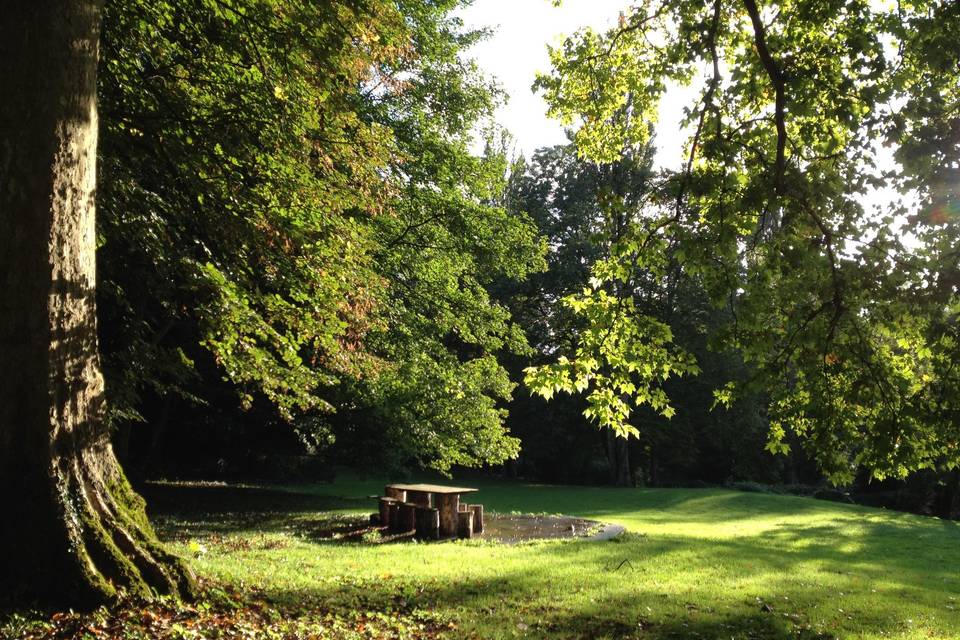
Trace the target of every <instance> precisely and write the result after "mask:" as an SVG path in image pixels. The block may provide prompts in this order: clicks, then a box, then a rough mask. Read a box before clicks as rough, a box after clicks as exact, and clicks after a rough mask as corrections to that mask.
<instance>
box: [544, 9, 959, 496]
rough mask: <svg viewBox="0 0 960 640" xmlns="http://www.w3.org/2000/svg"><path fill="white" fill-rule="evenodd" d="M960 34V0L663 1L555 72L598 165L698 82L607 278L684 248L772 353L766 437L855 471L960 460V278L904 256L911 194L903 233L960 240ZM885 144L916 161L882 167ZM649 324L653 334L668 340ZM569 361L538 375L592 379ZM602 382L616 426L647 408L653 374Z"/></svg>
mask: <svg viewBox="0 0 960 640" xmlns="http://www.w3.org/2000/svg"><path fill="white" fill-rule="evenodd" d="M958 28H960V9H958V7H957V5H956V4H955V3H942V2H918V3H910V4H906V5H904V4H899V5H896V6H893V7H880V6H879V5H873V4H870V3H867V2H843V3H829V2H819V1H810V0H803V1H797V2H788V3H778V4H777V6H776V7H775V8H774V7H772V6H769V7H763V6H758V5H757V3H756V2H754V1H753V0H744V1H743V2H726V1H723V0H717V1H716V2H711V3H708V4H706V5H704V4H702V3H694V2H662V3H656V4H654V5H650V6H647V7H641V8H637V9H635V10H632V11H630V12H628V13H625V14H624V15H623V16H622V17H621V20H620V22H619V24H618V26H616V27H615V28H613V29H611V30H610V31H609V32H608V33H606V34H597V33H595V32H592V31H589V30H587V31H582V32H580V33H578V34H576V35H575V36H573V37H571V38H569V39H568V40H567V41H566V43H565V44H564V45H563V47H562V48H559V49H556V50H554V51H553V52H552V56H553V62H554V67H555V69H554V72H553V73H552V74H551V75H549V76H546V77H544V78H542V79H541V80H540V83H541V86H542V87H543V88H544V89H545V91H546V94H547V98H548V101H549V102H550V103H551V105H552V109H553V112H554V114H556V115H558V116H560V117H562V118H564V119H565V120H566V121H568V122H571V123H572V122H574V121H576V122H577V123H579V124H580V125H581V126H580V128H579V129H578V130H577V137H576V139H577V144H578V148H579V149H580V150H581V152H582V153H583V154H585V155H586V156H587V157H590V158H593V159H595V160H602V161H610V160H612V159H614V158H615V157H617V156H618V155H619V154H620V150H621V149H622V148H623V146H624V144H626V143H629V144H636V143H639V142H642V141H644V140H645V139H646V137H647V126H648V123H649V122H652V121H654V119H655V115H656V110H657V105H658V103H659V100H660V98H661V97H662V95H663V94H664V92H665V90H666V87H667V86H668V84H670V83H677V84H680V85H684V84H689V83H692V82H695V83H696V86H697V87H699V95H698V98H697V100H696V102H695V103H694V104H692V105H691V106H690V108H689V109H688V110H687V118H686V120H685V124H686V125H688V126H689V131H690V137H689V138H688V139H687V143H686V147H685V151H686V159H685V162H684V165H683V167H682V168H681V170H679V171H673V172H666V173H665V174H664V175H663V176H662V177H661V179H660V181H659V185H658V187H657V188H656V189H655V190H654V191H653V193H655V194H656V197H655V198H652V199H651V201H650V203H649V206H647V207H646V211H645V214H644V215H643V216H642V218H641V223H640V224H638V225H635V227H634V230H633V231H632V236H633V240H632V244H630V245H629V247H628V250H627V251H625V252H624V257H625V259H624V260H620V261H618V262H617V263H614V264H611V265H609V266H605V267H604V268H603V269H602V270H598V272H597V273H596V276H597V278H598V279H599V280H600V281H601V282H606V283H616V282H626V281H628V280H629V279H630V278H633V277H635V274H636V269H637V267H638V266H639V267H640V268H641V269H643V270H646V271H647V272H648V273H657V270H658V269H661V268H662V265H663V264H664V261H665V260H666V259H667V257H668V256H669V255H672V256H673V258H674V259H676V260H677V261H678V262H679V264H680V265H681V268H682V269H684V270H685V271H686V272H688V273H689V274H691V275H692V276H695V277H696V278H698V279H699V280H700V282H702V284H703V286H704V288H705V290H706V292H707V293H708V294H709V296H710V298H711V299H712V300H713V301H714V303H715V304H717V305H721V306H726V307H727V308H728V310H729V318H730V322H728V323H727V324H726V326H725V327H724V328H723V329H722V330H719V331H717V332H716V338H717V340H718V341H720V342H721V343H722V344H724V345H726V346H727V347H733V348H736V349H739V350H740V351H741V352H742V353H743V355H744V357H745V358H746V360H747V361H748V362H749V363H750V365H751V367H752V368H753V369H754V371H755V375H753V376H752V378H751V381H750V385H746V386H747V387H753V388H758V389H764V390H766V391H767V392H768V393H769V394H770V398H771V404H770V412H771V428H770V440H769V445H768V446H769V448H770V449H771V450H772V451H785V450H786V449H787V442H786V438H787V437H788V434H791V433H792V434H794V435H796V436H797V437H798V438H799V439H800V440H801V441H802V442H803V443H804V446H805V448H806V449H807V450H808V451H809V453H810V455H811V456H813V457H815V458H816V460H817V461H818V463H819V464H820V465H821V466H822V467H823V468H824V469H825V470H826V471H827V472H828V473H829V474H830V475H831V477H832V478H833V479H834V480H835V481H837V482H847V481H850V480H851V479H852V478H853V476H854V474H855V471H856V469H857V468H858V467H859V466H861V465H862V466H865V467H867V468H869V469H870V470H871V471H872V473H873V475H874V476H876V477H883V476H886V475H894V476H899V477H902V476H904V475H906V474H907V473H908V472H909V471H911V470H915V469H923V468H939V469H950V468H953V467H955V466H956V464H957V462H958V457H957V455H958V452H957V447H956V441H957V438H956V434H955V428H954V426H953V425H952V424H950V423H948V421H947V417H948V416H949V415H950V414H949V411H948V410H946V409H945V407H943V406H942V405H937V406H938V407H939V408H938V409H936V410H932V411H931V409H932V408H933V407H934V406H935V405H936V403H937V400H936V399H937V398H940V397H943V396H942V393H941V392H942V389H943V384H944V383H947V384H948V380H949V379H950V376H949V375H947V376H946V377H943V373H942V372H945V371H950V370H952V365H948V364H946V363H947V362H948V361H949V360H950V358H949V357H948V356H946V352H947V351H949V349H950V348H952V347H951V346H950V345H951V344H952V342H951V340H952V339H949V338H946V339H945V338H944V337H943V335H942V334H940V333H937V332H936V331H933V330H932V327H933V326H934V324H938V323H939V322H940V319H942V317H943V313H944V309H947V310H949V309H950V308H951V305H952V304H953V303H952V300H953V298H954V297H955V296H956V290H955V288H954V287H953V285H952V284H951V285H948V286H947V287H946V289H944V288H940V289H939V291H938V294H937V295H938V296H939V300H937V299H936V298H933V297H931V295H932V293H933V291H934V289H933V288H931V287H929V286H927V284H926V283H925V280H926V279H927V278H928V277H929V274H931V273H937V274H943V273H945V272H949V271H951V270H952V267H950V266H948V267H946V270H944V266H943V265H942V264H939V263H934V262H932V261H930V260H929V257H930V255H929V253H928V251H929V250H928V249H921V250H919V251H911V250H908V248H907V247H905V246H904V245H903V243H902V241H901V237H902V234H901V233H900V230H901V227H900V224H901V223H902V222H903V220H904V214H906V213H907V212H908V206H907V204H908V202H909V199H908V198H907V197H906V194H907V193H908V192H912V193H913V195H914V196H915V198H916V200H917V202H918V206H917V208H916V212H915V213H917V214H919V215H916V216H914V217H912V218H910V223H911V224H912V226H908V227H907V229H912V230H914V231H916V232H918V233H919V234H920V235H927V233H926V232H927V230H929V231H930V232H931V233H933V234H934V235H935V236H937V237H942V238H943V242H944V243H947V244H950V243H952V242H953V239H952V238H953V237H954V236H953V234H952V232H951V228H950V226H949V225H948V224H945V223H946V222H947V220H948V219H949V215H946V214H944V215H943V216H940V217H939V218H938V216H936V215H933V212H935V211H941V212H947V211H952V207H953V206H954V205H953V203H954V202H955V198H956V193H955V191H954V190H952V189H951V188H946V187H945V185H948V184H952V182H951V180H954V179H955V177H956V168H957V166H958V164H957V163H958V153H960V145H957V143H956V137H955V136H954V135H953V133H952V132H955V128H956V116H955V110H956V106H957V104H958V102H957V101H958V78H960V73H958V71H957V65H956V61H957V60H956V56H955V54H954V51H955V49H954V48H950V47H946V43H947V42H948V41H949V40H950V39H951V38H955V36H956V35H957V30H958ZM944 47H946V48H944ZM947 51H949V53H948V52H947ZM701 71H703V72H704V75H702V76H701V75H699V74H700V73H701ZM628 96H630V98H629V99H630V100H631V106H632V109H633V110H634V113H635V117H633V118H631V119H630V120H628V121H627V120H624V119H623V118H621V117H620V115H619V114H621V113H622V110H623V108H624V106H625V105H626V104H627V100H628ZM882 144H892V145H893V147H894V148H895V154H896V157H897V158H898V159H899V160H900V162H901V167H900V168H901V170H900V171H890V170H884V169H880V168H878V162H879V160H878V148H879V146H880V145H882ZM920 150H923V151H920ZM881 186H888V187H891V188H892V189H894V190H895V191H896V192H898V193H900V194H902V196H903V197H901V198H900V199H895V200H894V202H892V203H891V204H890V205H889V206H884V207H881V208H879V209H878V210H876V211H872V210H868V209H867V208H865V206H864V204H863V202H864V197H865V195H866V194H867V193H868V192H870V190H871V189H873V188H876V187H881ZM937 244H938V243H937V242H932V241H931V239H930V238H929V237H927V238H926V242H925V247H928V248H929V247H932V246H936V245H937ZM674 248H675V249H676V250H675V251H674ZM671 251H673V253H672V254H671V253H670V252H671ZM939 258H946V261H947V264H948V265H950V264H955V259H956V256H955V255H951V256H949V257H947V256H943V255H941V256H939ZM593 297H594V298H595V299H599V300H600V302H603V300H602V297H599V296H593ZM585 304H586V303H585ZM590 304H595V303H590ZM947 313H948V318H950V319H949V321H948V322H951V323H952V322H953V320H952V314H951V312H949V311H948V312H947ZM605 318H606V316H604V315H603V314H598V315H597V319H596V320H595V321H593V324H594V325H595V326H599V321H604V320H605ZM934 319H937V320H934ZM634 326H636V327H639V328H638V329H637V331H639V332H640V333H641V335H642V336H643V339H646V340H651V339H656V338H657V336H658V335H662V331H661V329H660V328H659V327H657V326H656V325H652V324H650V323H649V322H646V324H644V323H643V322H641V323H637V322H634ZM941 326H942V325H941ZM613 354H614V357H618V356H621V355H626V356H629V353H628V350H626V349H624V348H622V347H616V348H613ZM629 360H630V358H629V357H628V361H629ZM938 361H939V362H942V363H943V365H944V368H940V367H939V366H938V365H937V364H936V362H938ZM564 366H566V367H567V368H569V367H576V366H582V365H577V364H576V363H574V364H572V365H564ZM552 371H553V372H554V373H555V374H558V372H559V377H556V376H555V377H553V378H543V379H540V380H536V382H537V383H538V386H539V388H541V389H542V390H550V389H556V388H557V387H560V388H564V389H573V388H575V386H576V385H575V381H576V380H577V378H576V377H575V376H571V377H569V378H565V377H563V375H562V373H563V371H562V369H558V368H554V369H552ZM938 372H939V373H938ZM589 383H590V384H595V385H597V387H596V388H597V389H603V390H605V392H606V394H607V395H606V399H607V401H606V402H605V406H604V407H603V411H604V413H601V414H599V415H598V417H599V419H600V420H601V422H602V423H604V424H607V425H610V426H612V427H614V428H617V429H620V430H624V421H625V419H626V416H627V415H628V413H629V406H630V404H636V403H638V402H640V403H642V402H649V398H650V393H649V391H648V389H647V388H646V387H645V386H642V385H641V386H638V389H640V391H639V392H638V391H636V390H634V389H630V388H629V387H626V388H625V387H624V385H623V384H622V383H621V384H620V386H619V387H617V386H616V385H615V384H611V382H610V381H609V380H607V379H601V378H597V377H590V379H589ZM581 384H582V382H581ZM743 388H744V385H741V386H740V390H741V391H742V390H743ZM733 391H734V390H733V388H732V387H730V388H722V389H719V390H718V400H720V401H721V402H727V401H729V400H730V399H731V398H732V397H733ZM598 397H603V396H599V395H598ZM655 397H659V396H655ZM627 399H629V400H630V402H629V403H628V402H627ZM941 410H943V411H942V412H941Z"/></svg>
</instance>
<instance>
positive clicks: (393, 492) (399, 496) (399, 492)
mask: <svg viewBox="0 0 960 640" xmlns="http://www.w3.org/2000/svg"><path fill="white" fill-rule="evenodd" d="M383 495H385V496H387V497H388V498H393V499H394V500H396V501H397V502H406V501H407V492H406V491H404V490H403V489H394V488H392V487H386V488H385V489H384V490H383Z"/></svg>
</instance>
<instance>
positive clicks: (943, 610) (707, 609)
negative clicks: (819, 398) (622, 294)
mask: <svg viewBox="0 0 960 640" xmlns="http://www.w3.org/2000/svg"><path fill="white" fill-rule="evenodd" d="M474 484H477V486H480V487H481V489H482V491H481V492H480V493H479V494H477V496H476V501H477V502H483V503H484V504H485V506H486V508H487V509H488V510H493V511H501V512H510V511H521V512H548V513H564V514H569V515H576V516H582V517H587V518H595V519H598V520H602V521H604V522H614V523H618V524H622V525H624V526H625V527H626V528H627V533H626V534H625V535H624V536H622V537H621V538H620V539H618V540H615V541H610V542H600V543H594V542H585V541H554V542H538V543H528V544H520V545H505V544H498V543H490V542H483V541H469V542H459V543H439V544H438V543H434V544H418V543H399V544H380V545H377V544H340V543H336V542H330V541H326V540H322V539H319V538H317V537H314V536H312V535H311V532H312V531H315V530H317V529H318V528H319V527H321V525H322V524H323V523H324V522H326V521H327V520H328V519H329V518H330V517H331V516H333V515H335V514H346V513H366V512H369V511H372V510H373V505H374V502H373V501H372V500H369V499H366V498H365V496H368V495H371V494H375V493H378V492H379V491H380V490H381V489H382V485H383V482H382V481H379V480H377V481H361V480H358V479H348V480H342V481H338V482H337V483H336V484H333V485H317V486H301V487H295V488H289V489H288V490H289V491H292V492H296V493H297V494H298V495H296V496H293V498H294V503H295V504H294V506H293V507H292V508H288V506H287V501H286V500H284V499H281V498H277V499H276V500H275V501H274V500H271V499H270V498H269V496H270V495H271V494H264V496H261V497H267V502H266V504H260V505H259V506H257V507H255V508H258V509H262V508H267V510H268V511H272V513H268V514H264V515H263V516H262V517H253V518H249V517H247V516H244V517H238V518H235V519H233V520H231V519H230V517H225V516H224V514H223V513H211V514H207V515H205V516H201V515H199V514H197V513H195V514H194V515H183V516H180V515H177V516H174V517H173V518H172V519H168V520H165V519H163V518H162V517H161V518H160V520H159V522H160V526H161V529H162V530H163V531H164V532H165V535H167V536H168V538H171V539H172V540H174V541H173V542H172V545H173V546H174V547H175V549H176V550H177V551H178V552H180V553H182V554H184V555H189V556H191V557H193V558H194V559H193V563H194V565H195V567H196V569H197V570H198V571H199V572H200V573H201V574H203V575H206V576H210V577H212V578H214V579H216V580H219V581H223V582H226V583H231V584H235V585H241V584H242V585H244V586H251V587H256V588H259V589H263V590H264V592H265V593H266V594H267V595H268V596H269V597H271V598H275V599H278V600H280V601H283V602H285V603H290V604H295V603H307V602H323V603H324V605H326V606H332V607H342V608H344V609H357V608H368V609H379V610H385V611H386V610H401V609H403V610H410V609H424V610H430V611H435V612H437V613H439V614H440V615H442V616H444V618H445V619H450V620H452V621H454V622H455V624H456V625H457V628H456V629H454V630H451V631H450V634H451V637H477V638H512V637H544V636H546V637H575V638H581V637H582V638H594V637H596V638H600V637H609V638H621V637H643V638H646V637H649V638H666V637H677V638H687V637H690V638H695V637H703V638H797V637H799V638H817V637H822V638H829V637H841V638H847V637H851V638H890V637H893V638H931V637H932V638H953V637H960V613H958V611H957V608H958V607H960V527H958V525H957V523H954V522H947V521H941V520H937V519H934V518H923V517H919V516H913V515H908V514H902V513H897V512H889V511H882V510H876V509H868V508H862V507H856V506H852V505H842V504H835V503H830V502H823V501H817V500H812V499H808V498H800V497H792V496H774V495H765V494H756V493H739V492H731V491H722V490H680V489H660V490H655V489H613V488H609V489H608V488H584V487H554V486H534V485H525V484H520V483H505V482H500V483H498V482H489V481H483V482H480V483H474ZM276 495H278V496H284V495H286V496H287V497H290V496H289V494H276ZM235 506H239V504H238V505H233V506H231V510H232V509H233V507H235ZM198 544H200V545H202V547H203V550H202V551H199V552H198V549H197V545H198Z"/></svg>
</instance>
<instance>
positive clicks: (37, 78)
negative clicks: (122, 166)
mask: <svg viewBox="0 0 960 640" xmlns="http://www.w3.org/2000/svg"><path fill="white" fill-rule="evenodd" d="M99 25H100V5H99V3H98V2H57V1H53V0H48V1H44V2H39V3H37V2H31V3H22V2H20V3H8V5H7V6H6V7H5V13H4V19H3V20H2V21H0V86H2V87H3V88H4V90H5V91H7V92H8V99H6V100H4V101H3V104H2V105H0V136H2V138H0V154H2V155H0V226H2V227H3V229H4V232H5V233H6V238H5V241H4V242H3V243H2V246H0V273H2V274H3V279H4V282H3V284H4V287H3V290H4V294H3V305H2V319H0V350H2V353H3V357H4V360H3V364H4V367H3V371H2V373H0V375H2V380H0V491H2V493H3V503H4V505H5V513H4V517H3V518H2V519H0V542H2V544H3V546H4V548H5V549H6V553H5V554H4V560H3V562H2V563H0V589H2V591H3V593H4V594H5V595H12V596H14V597H40V598H44V599H46V600H48V601H60V602H65V603H68V604H73V605H89V604H92V603H94V602H98V601H101V600H104V599H106V598H108V597H111V596H113V595H115V594H116V593H117V592H118V590H121V589H122V590H125V591H127V592H129V593H133V594H137V595H142V596H149V595H153V594H154V593H156V592H160V593H165V594H178V593H179V594H183V593H187V592H189V591H190V590H191V588H192V586H191V585H192V577H191V574H190V572H189V570H188V569H187V568H186V566H185V565H184V564H182V563H181V562H180V561H179V560H178V559H176V558H174V557H172V556H171V555H170V554H169V553H168V552H167V551H166V550H164V548H163V547H162V545H161V544H160V543H159V542H158V541H157V539H156V537H155V536H154V533H153V530H152V529H151V526H150V524H149V523H148V522H147V519H146V515H145V513H144V504H143V501H142V500H141V499H140V498H139V496H137V495H136V494H135V493H134V492H133V490H132V489H131V488H130V485H129V484H128V483H127V480H126V478H125V477H124V475H123V472H122V471H121V469H120V467H119V465H118V464H117V461H116V458H115V457H114V454H113V450H112V448H111V445H110V438H109V430H108V427H107V423H106V421H105V413H104V395H103V378H102V376H101V374H100V363H99V357H98V349H97V323H96V305H95V300H94V297H95V290H96V289H95V288H96V281H95V280H96V278H95V268H94V249H95V234H94V200H95V187H96V147H97V107H96V70H97V51H98V46H97V45H98V36H99Z"/></svg>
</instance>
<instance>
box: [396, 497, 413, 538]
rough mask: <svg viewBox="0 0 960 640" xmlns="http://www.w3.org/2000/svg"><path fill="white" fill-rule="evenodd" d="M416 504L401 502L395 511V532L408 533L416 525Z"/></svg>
mask: <svg viewBox="0 0 960 640" xmlns="http://www.w3.org/2000/svg"><path fill="white" fill-rule="evenodd" d="M416 515H417V505H415V504H411V503H409V502H401V503H400V504H399V505H398V511H397V519H398V522H397V532H398V533H410V532H411V531H413V529H414V527H415V525H416Z"/></svg>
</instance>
